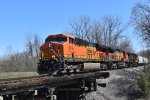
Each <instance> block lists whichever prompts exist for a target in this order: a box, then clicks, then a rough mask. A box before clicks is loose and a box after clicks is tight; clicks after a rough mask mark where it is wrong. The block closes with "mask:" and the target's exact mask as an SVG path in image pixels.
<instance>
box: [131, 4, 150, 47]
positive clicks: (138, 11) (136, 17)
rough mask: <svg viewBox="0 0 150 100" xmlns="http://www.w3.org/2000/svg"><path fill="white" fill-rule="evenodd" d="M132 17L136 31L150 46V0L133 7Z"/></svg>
mask: <svg viewBox="0 0 150 100" xmlns="http://www.w3.org/2000/svg"><path fill="white" fill-rule="evenodd" d="M131 19H132V22H133V24H134V26H135V31H136V32H137V33H138V35H139V36H141V37H142V38H143V40H144V41H145V43H146V44H147V46H148V47H150V1H147V3H145V4H144V3H141V2H139V3H137V4H136V5H135V6H134V7H133V8H132V16H131Z"/></svg>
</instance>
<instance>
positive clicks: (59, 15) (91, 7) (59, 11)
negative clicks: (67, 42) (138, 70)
mask: <svg viewBox="0 0 150 100" xmlns="http://www.w3.org/2000/svg"><path fill="white" fill-rule="evenodd" d="M136 2H138V0H1V1H0V46H1V50H0V56H1V55H3V54H4V53H6V48H7V47H8V46H11V47H12V48H13V50H15V51H19V52H21V51H22V50H24V49H25V36H26V34H27V33H36V34H38V35H39V36H40V37H41V38H42V39H43V40H44V38H45V37H46V36H48V35H49V34H52V33H61V32H64V31H67V30H69V21H70V20H71V19H76V18H79V17H80V16H89V17H91V18H92V19H100V17H102V16H104V15H114V16H119V17H121V18H122V20H123V21H124V22H128V20H129V17H130V14H131V8H132V7H133V6H134V5H135V3H136ZM131 30H132V29H129V30H128V31H126V35H127V36H129V38H132V44H133V46H134V49H135V50H136V51H139V50H140V49H141V48H140V47H139V43H140V42H138V40H137V38H135V36H134V34H133V32H132V31H131ZM135 40H136V41H135Z"/></svg>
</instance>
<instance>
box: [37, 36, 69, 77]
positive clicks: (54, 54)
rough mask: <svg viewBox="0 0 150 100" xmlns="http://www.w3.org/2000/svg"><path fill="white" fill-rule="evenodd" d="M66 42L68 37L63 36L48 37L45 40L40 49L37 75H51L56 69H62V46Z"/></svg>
mask: <svg viewBox="0 0 150 100" xmlns="http://www.w3.org/2000/svg"><path fill="white" fill-rule="evenodd" d="M67 42H68V37H67V36H66V35H65V34H57V35H50V36H48V37H47V38H46V39H45V43H44V44H43V45H42V46H41V47H40V61H39V64H38V73H39V74H46V73H49V74H51V73H53V72H55V71H56V70H58V69H62V68H61V67H63V66H61V65H62V64H63V62H64V44H66V43H67ZM60 66H61V67H60Z"/></svg>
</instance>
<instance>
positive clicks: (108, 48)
mask: <svg viewBox="0 0 150 100" xmlns="http://www.w3.org/2000/svg"><path fill="white" fill-rule="evenodd" d="M95 44H96V47H97V48H99V49H101V50H103V51H105V50H108V51H110V52H113V51H114V49H112V48H111V47H108V46H106V45H101V44H98V43H95Z"/></svg>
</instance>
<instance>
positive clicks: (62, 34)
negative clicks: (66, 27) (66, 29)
mask: <svg viewBox="0 0 150 100" xmlns="http://www.w3.org/2000/svg"><path fill="white" fill-rule="evenodd" d="M51 36H68V37H71V38H75V37H74V36H71V35H68V34H66V33H60V34H51V35H49V36H48V37H47V38H49V37H51Z"/></svg>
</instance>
